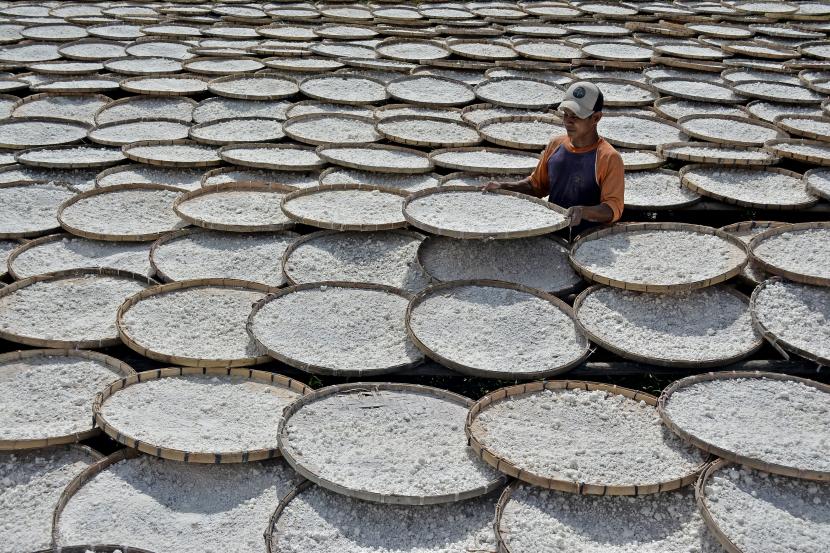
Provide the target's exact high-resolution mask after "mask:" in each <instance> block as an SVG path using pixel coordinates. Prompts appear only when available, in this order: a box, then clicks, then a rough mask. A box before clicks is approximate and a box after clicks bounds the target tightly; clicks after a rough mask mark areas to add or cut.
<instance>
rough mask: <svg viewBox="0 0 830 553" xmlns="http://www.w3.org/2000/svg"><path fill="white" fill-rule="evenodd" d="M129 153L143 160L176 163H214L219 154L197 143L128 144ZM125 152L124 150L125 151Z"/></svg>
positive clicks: (217, 159)
mask: <svg viewBox="0 0 830 553" xmlns="http://www.w3.org/2000/svg"><path fill="white" fill-rule="evenodd" d="M128 152H129V154H130V155H132V156H137V157H141V158H142V159H145V160H153V161H161V162H170V161H175V162H176V163H179V164H181V163H216V162H218V161H219V156H218V155H217V153H216V150H215V149H213V148H212V147H210V146H203V145H199V144H158V145H152V144H147V145H141V146H136V145H130V147H129V150H128ZM125 153H126V152H125Z"/></svg>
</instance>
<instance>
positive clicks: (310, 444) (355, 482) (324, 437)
mask: <svg viewBox="0 0 830 553" xmlns="http://www.w3.org/2000/svg"><path fill="white" fill-rule="evenodd" d="M360 389H361V390H364V391H363V392H362V393H357V392H352V393H342V394H337V395H328V396H325V397H323V398H320V399H318V400H316V401H313V402H310V403H308V404H306V405H304V406H303V407H302V408H301V409H300V410H299V411H297V412H296V413H294V414H293V415H292V416H291V417H290V418H289V419H287V420H286V423H285V429H284V434H283V435H282V437H281V440H280V443H281V445H282V446H283V448H284V449H285V450H286V451H287V452H288V453H290V454H291V456H292V457H293V458H294V459H295V461H296V462H297V464H298V465H300V466H302V467H303V468H305V469H308V470H311V471H313V472H314V473H315V474H317V475H319V476H320V477H322V478H325V479H327V480H329V481H330V482H334V483H336V484H339V485H341V486H344V487H346V488H348V489H350V490H361V491H369V492H374V493H381V494H395V495H406V496H426V497H429V496H437V495H446V494H457V493H464V492H470V491H472V490H476V489H478V488H482V487H484V486H486V485H488V484H490V483H492V482H493V481H494V480H496V479H497V478H498V473H497V472H496V471H495V470H494V469H491V468H490V467H489V466H487V465H486V464H484V462H483V461H481V460H479V459H478V458H476V456H475V454H474V453H473V451H472V449H470V447H469V446H468V445H467V438H466V436H465V435H464V419H465V417H466V415H467V406H466V404H465V403H463V402H462V401H461V400H460V398H459V399H455V398H452V399H450V398H445V397H436V396H433V395H431V394H430V393H428V391H426V390H425V391H420V390H416V389H409V390H401V391H394V390H389V389H383V388H381V387H379V386H373V385H371V384H367V385H366V386H361V387H360Z"/></svg>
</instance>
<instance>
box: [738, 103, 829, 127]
mask: <svg viewBox="0 0 830 553" xmlns="http://www.w3.org/2000/svg"><path fill="white" fill-rule="evenodd" d="M746 110H747V111H748V112H749V113H751V114H752V115H754V116H756V117H758V118H759V119H762V120H764V121H766V122H768V123H773V122H774V121H775V118H776V117H778V116H779V115H821V114H822V111H821V109H820V108H817V107H815V106H797V105H792V104H779V103H776V102H767V101H765V100H758V101H755V102H752V103H750V104H748V105H747V106H746Z"/></svg>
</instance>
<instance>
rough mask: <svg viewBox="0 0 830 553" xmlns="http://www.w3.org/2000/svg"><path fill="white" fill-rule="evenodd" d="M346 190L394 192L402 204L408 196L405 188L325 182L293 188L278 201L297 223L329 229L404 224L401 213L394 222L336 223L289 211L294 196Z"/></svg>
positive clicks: (364, 229)
mask: <svg viewBox="0 0 830 553" xmlns="http://www.w3.org/2000/svg"><path fill="white" fill-rule="evenodd" d="M346 190H357V191H365V192H378V191H379V192H382V193H384V194H394V195H396V196H400V197H401V203H402V204H403V200H404V199H405V198H408V197H409V194H408V193H407V192H406V191H405V190H400V189H398V188H388V187H382V186H372V185H369V184H325V185H320V186H314V187H311V188H304V189H302V190H294V191H293V192H290V193H288V194H286V195H285V196H283V198H282V201H281V203H280V205H281V207H282V211H283V213H285V214H286V215H287V216H288V217H290V218H291V219H292V220H294V221H296V222H297V223H301V224H304V225H310V226H312V227H318V228H323V229H330V230H340V231H347V230H355V231H377V230H391V229H398V228H402V227H405V226H406V219H405V218H404V216H403V214H402V215H401V219H400V220H399V221H395V222H394V223H378V224H372V223H370V224H350V223H337V222H334V221H320V220H316V219H311V218H308V217H303V216H302V215H300V214H299V213H296V212H293V211H291V206H290V205H289V203H290V202H291V200H294V199H296V198H302V197H305V196H310V195H312V194H320V193H326V192H334V191H346Z"/></svg>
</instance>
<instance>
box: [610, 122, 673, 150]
mask: <svg viewBox="0 0 830 553" xmlns="http://www.w3.org/2000/svg"><path fill="white" fill-rule="evenodd" d="M599 134H600V136H602V137H603V138H605V139H606V140H609V141H610V142H612V143H614V142H617V143H619V142H625V143H628V144H638V145H639V146H638V147H642V148H656V147H657V146H659V145H660V144H667V143H669V142H682V141H684V140H688V137H687V136H686V134H685V133H684V132H683V131H682V130H680V129H678V128H676V127H674V126H672V125H670V124H669V123H668V122H665V123H664V122H661V121H654V120H652V119H644V118H640V117H632V116H628V115H615V116H613V117H603V118H602V120H601V121H600V123H599Z"/></svg>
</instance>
